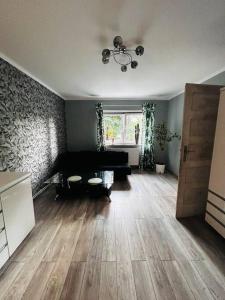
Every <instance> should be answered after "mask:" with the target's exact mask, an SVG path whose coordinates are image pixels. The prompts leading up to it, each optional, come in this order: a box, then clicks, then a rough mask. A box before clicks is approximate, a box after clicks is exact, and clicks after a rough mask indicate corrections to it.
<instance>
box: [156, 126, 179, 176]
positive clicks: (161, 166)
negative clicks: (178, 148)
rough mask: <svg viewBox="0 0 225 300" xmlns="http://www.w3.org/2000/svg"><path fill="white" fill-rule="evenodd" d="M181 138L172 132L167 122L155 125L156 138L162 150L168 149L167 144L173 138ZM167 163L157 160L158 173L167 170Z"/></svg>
mask: <svg viewBox="0 0 225 300" xmlns="http://www.w3.org/2000/svg"><path fill="white" fill-rule="evenodd" d="M175 138H177V139H179V140H180V139H181V136H180V135H178V134H177V133H176V132H175V133H172V132H171V131H169V130H168V128H167V126H166V124H165V123H160V124H157V125H156V126H155V139H156V141H157V143H158V145H159V148H160V150H161V151H162V152H163V151H165V149H166V144H167V143H169V142H171V141H172V140H173V139H175ZM165 167H166V165H165V163H164V162H157V163H156V173H158V174H163V173H164V172H165Z"/></svg>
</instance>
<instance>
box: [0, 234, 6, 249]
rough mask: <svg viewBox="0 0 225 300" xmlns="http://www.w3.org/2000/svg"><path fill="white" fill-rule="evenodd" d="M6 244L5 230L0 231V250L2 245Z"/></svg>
mask: <svg viewBox="0 0 225 300" xmlns="http://www.w3.org/2000/svg"><path fill="white" fill-rule="evenodd" d="M5 244H7V240H6V235H5V230H3V231H2V232H0V251H1V249H2V248H3V247H4V245H5Z"/></svg>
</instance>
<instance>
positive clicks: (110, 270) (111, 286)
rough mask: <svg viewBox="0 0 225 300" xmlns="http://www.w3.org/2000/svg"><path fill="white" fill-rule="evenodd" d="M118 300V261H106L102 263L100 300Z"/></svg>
mask: <svg viewBox="0 0 225 300" xmlns="http://www.w3.org/2000/svg"><path fill="white" fill-rule="evenodd" d="M106 299H107V300H117V274H116V262H115V261H104V262H102V263H101V279H100V292H99V300H106Z"/></svg>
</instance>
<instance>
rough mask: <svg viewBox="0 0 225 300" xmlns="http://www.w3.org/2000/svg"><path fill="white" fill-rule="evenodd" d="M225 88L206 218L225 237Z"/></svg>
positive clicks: (220, 104) (220, 103)
mask: <svg viewBox="0 0 225 300" xmlns="http://www.w3.org/2000/svg"><path fill="white" fill-rule="evenodd" d="M224 133H225V88H223V89H221V94H220V102H219V110H218V116H217V124H216V134H215V141H214V148H213V158H212V165H211V172H210V180H209V191H208V201H207V207H206V216H205V220H206V222H208V223H209V224H210V225H211V226H212V227H213V228H214V229H215V230H216V231H217V232H218V233H219V234H221V235H222V236H223V237H224V238H225V184H224V179H225V135H224Z"/></svg>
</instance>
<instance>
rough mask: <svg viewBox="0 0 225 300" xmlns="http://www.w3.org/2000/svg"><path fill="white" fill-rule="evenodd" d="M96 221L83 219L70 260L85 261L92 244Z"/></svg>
mask: <svg viewBox="0 0 225 300" xmlns="http://www.w3.org/2000/svg"><path fill="white" fill-rule="evenodd" d="M95 226H96V223H95V221H93V220H89V219H88V220H86V219H85V220H84V221H83V224H82V228H81V232H80V235H79V238H78V241H77V245H76V248H75V250H74V254H73V258H72V261H87V257H88V254H89V252H90V247H91V245H92V241H93V237H94V232H95Z"/></svg>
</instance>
